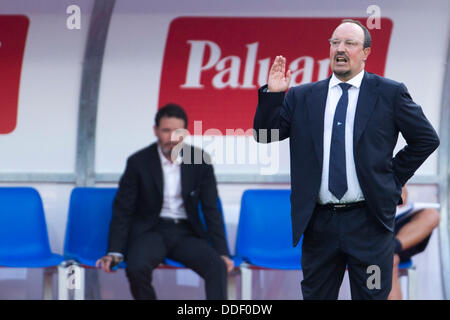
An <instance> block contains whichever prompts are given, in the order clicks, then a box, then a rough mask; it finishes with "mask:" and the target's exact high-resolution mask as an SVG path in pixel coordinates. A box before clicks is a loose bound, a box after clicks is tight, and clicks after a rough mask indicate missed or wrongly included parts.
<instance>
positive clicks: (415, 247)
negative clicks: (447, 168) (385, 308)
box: [388, 186, 439, 300]
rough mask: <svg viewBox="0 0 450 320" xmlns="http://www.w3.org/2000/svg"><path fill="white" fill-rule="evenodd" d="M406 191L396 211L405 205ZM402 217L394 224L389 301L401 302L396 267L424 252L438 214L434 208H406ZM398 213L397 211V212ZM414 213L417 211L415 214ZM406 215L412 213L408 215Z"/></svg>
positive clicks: (437, 220)
mask: <svg viewBox="0 0 450 320" xmlns="http://www.w3.org/2000/svg"><path fill="white" fill-rule="evenodd" d="M407 198H408V191H407V189H406V186H404V187H403V189H402V201H403V204H402V205H400V206H398V209H400V210H401V209H402V207H404V206H406V205H407ZM406 209H407V210H406V214H405V216H404V217H402V218H399V219H397V217H400V215H398V216H397V217H396V223H395V239H394V241H395V249H394V269H393V271H392V290H391V292H390V294H389V297H388V299H389V300H401V299H402V291H401V286H400V281H399V270H398V266H399V264H400V263H401V262H405V261H408V260H409V259H410V258H411V257H412V256H413V255H415V254H418V253H420V252H422V251H423V250H425V248H426V246H427V244H428V241H429V240H430V237H431V233H432V232H433V229H434V228H436V227H437V226H438V225H439V212H438V210H436V209H435V208H423V209H420V210H417V209H415V208H414V206H411V208H406ZM398 211H399V210H398ZM415 211H417V212H416V213H415ZM408 213H414V214H411V215H408Z"/></svg>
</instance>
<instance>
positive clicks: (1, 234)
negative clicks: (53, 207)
mask: <svg viewBox="0 0 450 320" xmlns="http://www.w3.org/2000/svg"><path fill="white" fill-rule="evenodd" d="M62 261H63V257H62V256H61V255H58V254H55V253H52V251H51V249H50V243H49V239H48V233H47V224H46V221H45V214H44V208H43V205H42V199H41V196H40V195H39V193H38V191H37V190H36V189H34V188H30V187H1V188H0V266H2V267H10V268H49V267H55V266H58V265H59V264H60V263H61V262H62ZM44 274H45V275H46V274H48V273H44ZM50 279H51V274H50ZM44 284H48V285H50V286H51V280H50V282H48V281H47V280H46V279H45V278H44ZM51 292H52V288H51V287H49V288H47V287H44V298H51Z"/></svg>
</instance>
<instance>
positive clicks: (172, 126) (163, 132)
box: [153, 117, 186, 157]
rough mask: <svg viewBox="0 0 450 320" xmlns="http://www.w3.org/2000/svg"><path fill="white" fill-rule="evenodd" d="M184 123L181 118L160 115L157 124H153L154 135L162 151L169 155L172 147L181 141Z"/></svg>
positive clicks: (183, 133)
mask: <svg viewBox="0 0 450 320" xmlns="http://www.w3.org/2000/svg"><path fill="white" fill-rule="evenodd" d="M184 126H185V123H184V120H183V119H179V118H175V117H162V118H161V119H159V126H154V127H153V130H154V132H155V136H156V137H157V138H158V144H159V145H160V147H161V150H162V153H163V154H164V155H165V156H166V157H170V156H171V153H172V150H173V148H174V147H175V146H176V145H177V144H179V143H180V142H182V141H183V137H184V135H185V131H186V130H185V128H184Z"/></svg>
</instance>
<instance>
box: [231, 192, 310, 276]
mask: <svg viewBox="0 0 450 320" xmlns="http://www.w3.org/2000/svg"><path fill="white" fill-rule="evenodd" d="M290 194H291V192H290V190H272V189H269V190H246V191H245V192H244V194H243V195H242V201H241V213H240V216H239V225H238V231H237V240H236V255H237V256H239V257H241V258H242V259H243V260H244V261H246V262H247V263H249V264H251V265H254V266H258V267H263V268H271V269H287V270H300V269H301V263H300V261H301V254H302V252H301V245H302V239H301V240H300V242H299V244H298V245H297V246H296V247H295V248H294V247H293V246H292V229H291V202H290Z"/></svg>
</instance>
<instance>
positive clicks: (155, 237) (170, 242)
mask: <svg viewBox="0 0 450 320" xmlns="http://www.w3.org/2000/svg"><path fill="white" fill-rule="evenodd" d="M186 127H187V116H186V114H185V112H184V110H183V109H182V108H181V107H180V106H178V105H174V104H169V105H166V106H164V107H163V108H161V109H160V110H159V111H158V113H157V114H156V117H155V126H154V132H155V135H156V137H157V139H158V142H157V143H154V144H152V145H150V146H149V147H147V148H145V149H142V150H140V151H138V152H136V153H135V154H133V155H132V156H130V157H129V158H128V161H127V165H126V169H125V173H124V174H123V175H122V177H121V179H120V183H119V189H118V192H117V196H116V198H115V200H114V205H113V217H112V220H111V224H110V232H109V245H108V254H107V255H106V256H105V257H103V258H101V259H99V261H98V265H99V266H101V267H102V268H103V270H104V271H106V272H110V271H111V268H110V267H111V264H112V263H113V264H117V263H118V262H120V260H121V259H122V258H124V259H125V261H126V262H127V269H126V273H127V276H128V279H129V282H130V288H131V292H132V294H133V297H134V298H135V299H156V294H155V291H154V289H153V287H152V284H151V281H152V272H153V270H154V269H155V268H156V267H157V266H158V265H159V264H160V263H162V262H164V259H165V258H166V257H168V258H171V259H174V260H176V261H178V262H181V263H182V264H184V265H185V266H187V267H188V268H191V269H192V270H194V271H195V272H197V273H198V274H199V275H200V276H201V277H202V278H203V279H204V280H205V289H206V298H207V299H220V300H224V299H226V298H227V292H226V288H227V270H228V271H231V270H232V269H233V267H234V265H233V261H232V260H231V259H230V258H229V250H228V244H227V241H226V238H225V230H224V224H223V219H222V215H221V213H220V211H219V210H218V208H217V197H218V195H217V186H216V180H215V177H214V171H213V167H212V165H211V164H210V163H211V162H210V160H209V158H208V156H207V154H204V153H203V151H202V150H201V149H197V148H194V147H191V146H188V145H183V144H182V138H183V135H182V134H180V131H181V132H183V130H185V129H186ZM180 146H182V148H180ZM199 202H200V203H201V205H202V211H203V214H204V221H205V223H206V227H207V228H206V229H207V231H205V228H204V227H203V224H202V222H201V219H200V217H199V212H198V206H199Z"/></svg>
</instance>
